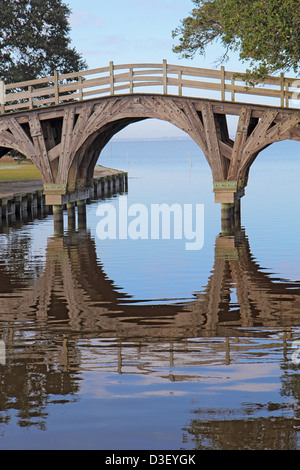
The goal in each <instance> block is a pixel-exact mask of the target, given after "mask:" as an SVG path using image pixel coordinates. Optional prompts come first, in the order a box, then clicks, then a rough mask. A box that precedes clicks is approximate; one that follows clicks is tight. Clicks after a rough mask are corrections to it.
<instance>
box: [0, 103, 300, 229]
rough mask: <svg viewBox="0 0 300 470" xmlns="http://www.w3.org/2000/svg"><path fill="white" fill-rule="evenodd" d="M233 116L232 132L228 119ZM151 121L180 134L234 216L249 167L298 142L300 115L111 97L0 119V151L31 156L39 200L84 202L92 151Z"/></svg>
mask: <svg viewBox="0 0 300 470" xmlns="http://www.w3.org/2000/svg"><path fill="white" fill-rule="evenodd" d="M229 115H231V116H237V117H238V125H237V130H236V133H235V136H233V135H230V134H232V132H231V131H230V129H229V127H228V122H227V116H229ZM147 118H154V119H160V120H164V121H168V122H170V123H172V124H174V125H175V126H177V127H178V128H180V129H181V130H183V131H184V132H186V133H187V134H188V135H189V136H190V137H191V138H192V139H193V140H194V141H195V142H196V143H197V144H198V145H199V147H200V148H201V149H202V151H203V153H204V155H205V157H206V159H207V161H208V164H209V166H210V168H211V172H212V179H213V191H214V193H215V201H216V202H217V203H221V207H222V218H223V219H224V220H226V219H232V218H233V217H234V214H235V216H237V217H238V216H239V208H240V199H241V197H242V196H243V195H244V193H245V187H246V185H247V181H248V176H249V169H250V166H251V164H252V163H253V161H254V160H255V158H256V157H257V155H258V153H259V152H260V151H261V150H263V149H264V148H266V147H267V146H268V145H270V144H272V143H273V142H276V141H280V140H285V139H294V140H300V113H299V110H295V109H291V108H289V109H288V108H274V107H269V106H261V105H252V104H249V105H248V104H243V103H233V102H222V101H216V100H207V99H200V98H186V97H178V96H172V95H154V94H131V95H113V96H107V97H102V98H97V99H93V100H88V101H79V102H78V101H73V102H68V103H65V104H59V105H56V106H49V107H43V108H35V109H32V110H27V111H26V112H25V111H24V112H18V113H12V114H5V115H2V116H0V156H1V155H3V154H4V152H5V151H6V150H7V149H16V150H18V151H19V152H21V153H22V154H24V155H25V156H26V157H28V158H30V159H31V160H32V161H33V163H34V164H35V165H36V166H37V168H38V169H39V171H40V173H41V175H42V178H43V183H44V194H45V196H46V204H49V205H53V206H60V205H62V204H66V203H68V202H73V201H75V200H85V199H86V198H87V193H88V189H89V188H90V186H91V184H92V179H93V172H94V167H95V165H96V163H97V160H98V157H99V154H100V152H101V150H102V149H103V148H104V146H105V145H106V144H107V143H108V142H109V140H110V139H111V138H112V137H113V136H114V135H115V134H116V133H117V132H119V131H120V130H121V129H123V128H124V127H126V126H127V125H129V124H131V123H134V122H137V121H140V120H143V119H147Z"/></svg>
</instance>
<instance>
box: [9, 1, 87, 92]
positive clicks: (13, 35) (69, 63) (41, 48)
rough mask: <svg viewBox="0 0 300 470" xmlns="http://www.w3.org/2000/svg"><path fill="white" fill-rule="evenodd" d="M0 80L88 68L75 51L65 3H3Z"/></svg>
mask: <svg viewBox="0 0 300 470" xmlns="http://www.w3.org/2000/svg"><path fill="white" fill-rule="evenodd" d="M0 12H1V14H0V78H1V79H3V80H4V81H5V82H6V83H14V82H19V81H24V80H31V79H35V78H39V77H41V76H45V75H46V76H47V75H53V72H54V71H55V70H57V71H58V72H60V73H67V72H74V71H79V70H82V69H84V68H87V65H86V63H85V61H84V60H83V59H82V58H81V56H80V54H79V53H78V52H77V51H76V50H75V48H72V47H71V45H70V43H71V39H70V36H69V33H70V25H69V21H68V18H69V16H70V14H71V10H70V9H69V8H68V6H67V5H66V4H64V3H63V2H62V0H0Z"/></svg>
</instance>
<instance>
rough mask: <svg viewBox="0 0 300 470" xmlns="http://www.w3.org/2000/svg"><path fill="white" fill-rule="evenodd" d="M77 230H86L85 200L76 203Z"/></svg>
mask: <svg viewBox="0 0 300 470" xmlns="http://www.w3.org/2000/svg"><path fill="white" fill-rule="evenodd" d="M77 217H78V228H79V229H85V228H86V200H85V199H83V200H81V201H77Z"/></svg>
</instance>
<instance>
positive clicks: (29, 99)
mask: <svg viewBox="0 0 300 470" xmlns="http://www.w3.org/2000/svg"><path fill="white" fill-rule="evenodd" d="M28 103H29V109H33V101H32V86H31V85H30V86H29V87H28Z"/></svg>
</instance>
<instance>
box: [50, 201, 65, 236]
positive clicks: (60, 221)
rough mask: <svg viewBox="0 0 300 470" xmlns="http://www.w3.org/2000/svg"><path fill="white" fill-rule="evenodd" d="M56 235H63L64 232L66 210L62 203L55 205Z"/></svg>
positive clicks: (53, 207)
mask: <svg viewBox="0 0 300 470" xmlns="http://www.w3.org/2000/svg"><path fill="white" fill-rule="evenodd" d="M52 209H53V220H54V235H55V236H61V235H62V234H63V232H64V211H63V206H62V205H53V206H52Z"/></svg>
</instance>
